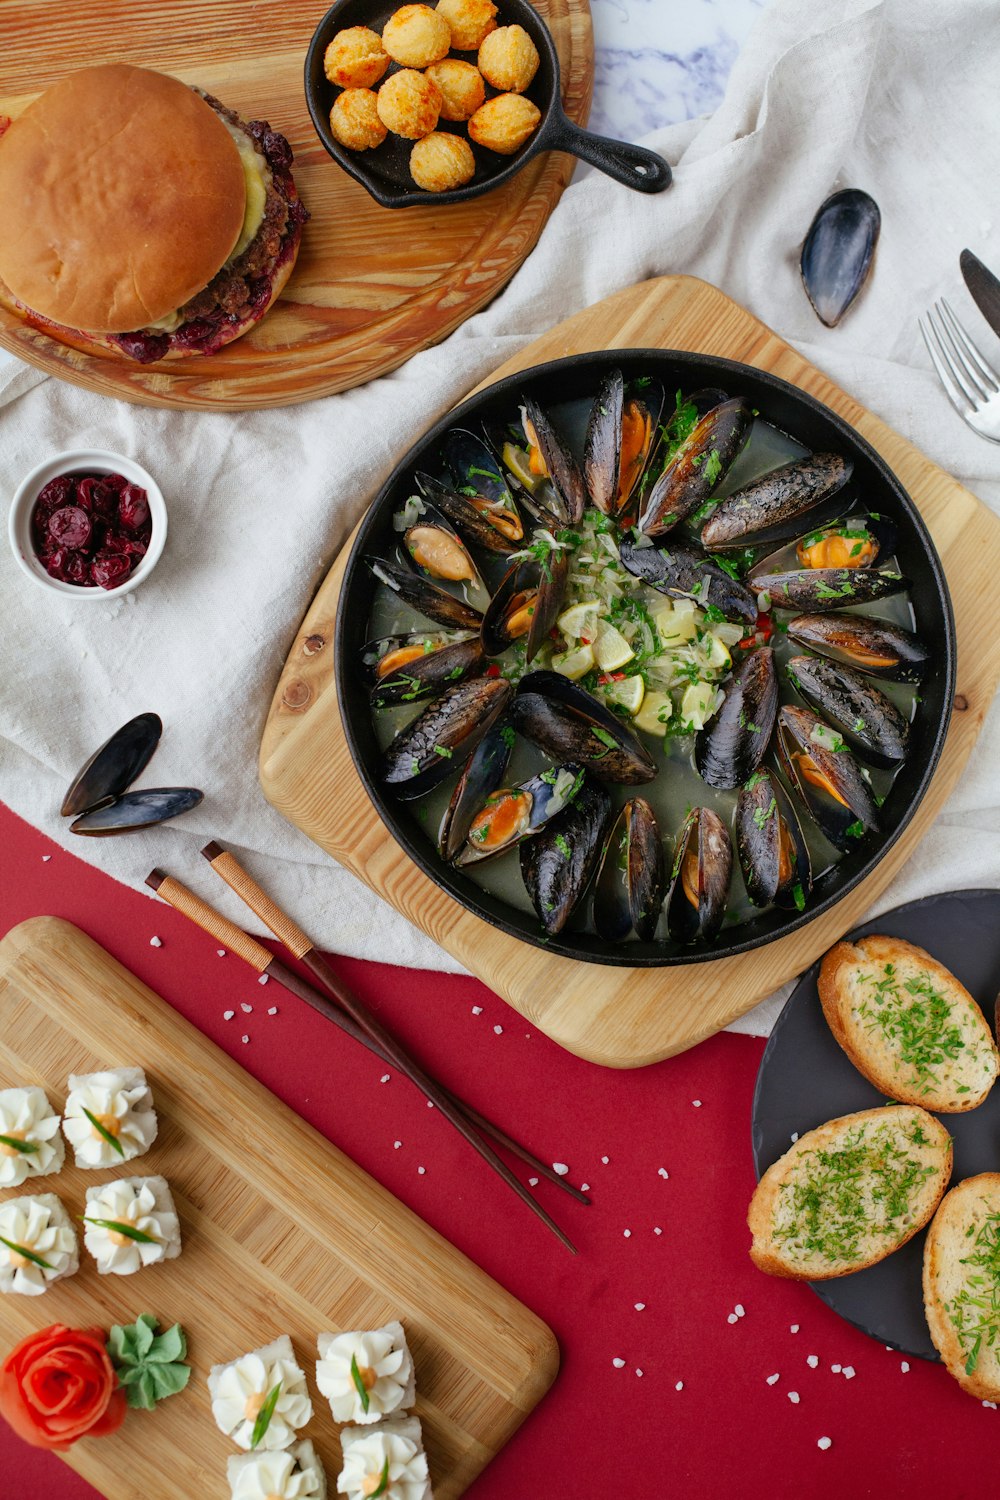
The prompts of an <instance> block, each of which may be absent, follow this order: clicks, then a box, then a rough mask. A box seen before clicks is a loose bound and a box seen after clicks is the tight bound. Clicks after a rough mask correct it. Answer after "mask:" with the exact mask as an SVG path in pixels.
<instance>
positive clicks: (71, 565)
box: [62, 552, 90, 588]
mask: <svg viewBox="0 0 1000 1500" xmlns="http://www.w3.org/2000/svg"><path fill="white" fill-rule="evenodd" d="M62 576H63V578H64V579H65V580H66V582H67V583H82V584H85V585H86V586H87V587H88V588H89V587H90V563H89V562H88V561H87V559H86V558H85V557H84V556H83V554H82V553H81V552H74V553H73V554H72V556H71V557H68V558H67V559H66V562H65V565H64V567H63V572H62Z"/></svg>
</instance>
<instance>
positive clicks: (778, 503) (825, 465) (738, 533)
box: [701, 453, 854, 548]
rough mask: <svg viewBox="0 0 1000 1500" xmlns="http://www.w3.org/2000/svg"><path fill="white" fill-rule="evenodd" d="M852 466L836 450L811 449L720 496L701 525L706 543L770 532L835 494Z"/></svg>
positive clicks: (735, 541)
mask: <svg viewBox="0 0 1000 1500" xmlns="http://www.w3.org/2000/svg"><path fill="white" fill-rule="evenodd" d="M853 468H854V465H853V464H852V463H851V461H850V460H849V459H845V458H841V457H840V455H839V454H837V453H810V454H809V455H808V456H807V457H806V458H796V459H794V460H793V461H792V462H791V463H787V464H782V465H781V467H780V468H778V469H772V470H771V472H770V473H769V474H764V475H762V476H761V477H760V479H755V480H754V481H753V482H752V484H747V485H744V486H743V488H742V489H739V490H735V491H734V492H733V494H731V495H727V496H726V498H725V499H724V500H720V502H719V504H718V505H717V506H716V508H715V510H714V511H713V512H712V514H711V515H710V516H709V518H708V520H707V521H706V522H705V524H704V526H703V527H702V529H701V541H702V546H704V547H708V548H712V547H732V546H737V545H745V544H748V543H753V542H755V541H756V540H757V539H758V538H760V537H761V536H762V535H767V536H771V535H772V534H773V533H774V532H775V531H776V530H778V529H779V528H782V527H784V526H785V525H786V524H787V523H788V522H789V521H792V520H794V519H795V518H796V517H797V516H800V515H802V513H803V512H804V511H807V510H811V509H812V508H813V506H815V505H818V504H819V503H820V501H821V500H825V499H826V498H827V497H828V496H830V495H833V494H834V493H835V492H836V491H837V490H839V489H840V488H841V487H842V485H844V484H846V482H847V480H848V479H849V478H850V477H851V472H852V470H853Z"/></svg>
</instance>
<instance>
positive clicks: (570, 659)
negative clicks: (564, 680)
mask: <svg viewBox="0 0 1000 1500" xmlns="http://www.w3.org/2000/svg"><path fill="white" fill-rule="evenodd" d="M594 665H595V663H594V650H593V647H592V646H577V648H576V650H575V651H564V652H562V653H560V654H559V655H556V656H554V657H553V658H552V670H553V671H554V672H561V673H562V675H563V676H564V677H569V678H570V679H571V680H572V681H573V682H576V681H577V680H578V679H579V678H580V677H586V675H587V673H588V672H590V671H592V670H593V668H594Z"/></svg>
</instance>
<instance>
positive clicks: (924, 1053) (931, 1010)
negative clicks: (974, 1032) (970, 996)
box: [855, 963, 965, 1094]
mask: <svg viewBox="0 0 1000 1500" xmlns="http://www.w3.org/2000/svg"><path fill="white" fill-rule="evenodd" d="M855 981H856V983H857V984H858V986H859V987H861V986H864V988H865V990H866V995H865V998H864V1000H862V1001H861V1003H860V1005H859V1006H858V1007H857V1013H858V1015H859V1017H860V1018H861V1020H862V1022H863V1024H864V1026H865V1028H866V1030H868V1031H871V1032H877V1033H880V1034H881V1035H882V1036H883V1037H884V1039H885V1040H886V1041H887V1042H889V1043H891V1044H892V1045H893V1047H894V1048H895V1049H896V1051H897V1052H898V1053H899V1060H900V1064H901V1065H902V1066H903V1067H905V1068H907V1069H909V1070H910V1073H909V1076H908V1077H907V1078H906V1080H905V1082H906V1084H907V1086H908V1087H910V1088H915V1089H919V1091H920V1092H921V1093H923V1094H927V1093H931V1092H932V1091H933V1089H934V1088H935V1087H936V1086H937V1085H938V1084H939V1083H940V1079H939V1077H938V1072H937V1070H938V1069H939V1068H940V1067H941V1066H942V1065H943V1064H944V1063H946V1062H954V1061H955V1059H956V1058H957V1057H958V1056H959V1054H960V1053H961V1052H962V1051H964V1049H965V1037H964V1035H963V1032H962V1028H961V1026H960V1025H959V1024H958V1023H957V1022H956V1021H955V1019H954V1017H953V1014H952V1007H951V1004H950V1002H949V1001H948V999H947V998H946V996H945V995H943V994H942V993H941V991H940V990H938V989H936V988H935V987H934V985H933V984H932V983H931V979H930V976H929V975H928V974H926V973H922V972H921V973H919V974H916V975H914V976H913V977H912V978H910V979H907V980H901V979H900V976H899V974H898V973H897V970H896V966H895V964H891V963H887V964H882V965H879V966H877V967H875V968H874V969H872V970H865V969H857V970H856V971H855ZM897 1071H898V1068H897Z"/></svg>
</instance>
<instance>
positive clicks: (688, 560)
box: [619, 536, 757, 625]
mask: <svg viewBox="0 0 1000 1500" xmlns="http://www.w3.org/2000/svg"><path fill="white" fill-rule="evenodd" d="M619 556H620V558H621V562H622V566H623V567H624V568H627V569H628V571H629V572H630V573H632V574H634V575H635V577H636V578H641V579H642V580H643V582H644V583H648V584H649V586H650V587H651V588H654V589H657V590H658V591H659V592H660V593H661V594H666V595H668V597H670V598H671V599H693V600H694V601H695V603H696V604H699V605H700V606H701V607H702V609H707V608H708V607H709V606H712V607H713V608H715V609H718V610H721V611H722V613H723V614H724V615H725V617H726V619H727V620H745V621H746V622H747V624H749V625H755V624H756V623H757V600H756V598H755V596H754V595H753V594H751V592H750V590H749V589H747V588H745V587H744V585H743V584H742V583H740V582H739V580H738V579H736V578H733V577H732V576H731V574H729V573H727V572H726V570H725V568H721V567H720V566H719V564H718V563H716V562H713V560H712V559H711V558H710V557H707V556H706V555H705V553H704V552H700V551H698V550H697V549H696V548H695V547H690V546H688V545H686V544H685V543H682V542H671V543H670V544H669V545H664V546H662V547H653V546H649V545H648V544H647V545H645V546H643V545H642V544H640V543H638V542H634V541H633V540H632V538H631V537H629V536H624V537H622V539H621V542H620V543H619Z"/></svg>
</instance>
